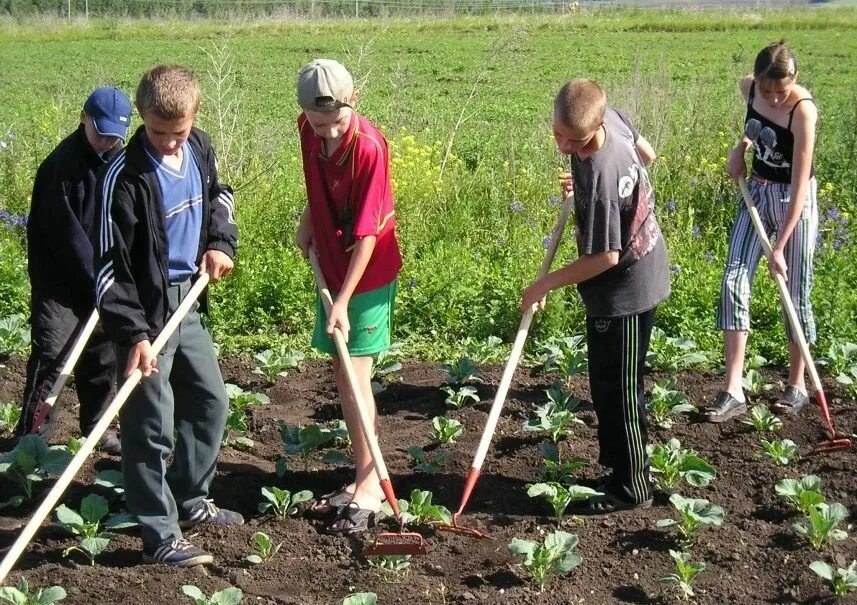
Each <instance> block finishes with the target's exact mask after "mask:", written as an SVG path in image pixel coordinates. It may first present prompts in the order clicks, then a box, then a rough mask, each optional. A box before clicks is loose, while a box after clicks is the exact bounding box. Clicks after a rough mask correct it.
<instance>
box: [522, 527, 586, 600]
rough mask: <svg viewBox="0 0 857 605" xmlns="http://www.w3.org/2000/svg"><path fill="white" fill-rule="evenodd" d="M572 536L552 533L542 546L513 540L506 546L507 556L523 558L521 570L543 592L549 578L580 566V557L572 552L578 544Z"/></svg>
mask: <svg viewBox="0 0 857 605" xmlns="http://www.w3.org/2000/svg"><path fill="white" fill-rule="evenodd" d="M578 541H579V540H578V538H577V536H576V535H574V534H570V533H568V532H564V531H559V530H558V531H554V532H551V533H550V534H548V535H547V537H545V541H544V543H543V544H539V543H538V542H533V541H531V540H520V539H518V538H515V539H513V540H512V541H511V542H510V543H509V546H508V550H509V554H511V555H515V556H520V557H523V558H524V560H523V562H522V563H521V565H522V566H523V568H524V569H525V570H526V571H527V573H529V574H530V577H531V578H532V579H533V581H534V582H535V583H536V584H538V585H539V590H541V591H544V589H545V584H546V583H547V582H548V580H549V579H550V577H551V576H553V575H556V576H562V575H565V574H567V573H568V572H569V571H571V570H572V569H574V568H575V567H577V566H578V565H580V562H581V558H580V555H578V554H577V553H575V552H574V549H575V547H576V546H577V544H578Z"/></svg>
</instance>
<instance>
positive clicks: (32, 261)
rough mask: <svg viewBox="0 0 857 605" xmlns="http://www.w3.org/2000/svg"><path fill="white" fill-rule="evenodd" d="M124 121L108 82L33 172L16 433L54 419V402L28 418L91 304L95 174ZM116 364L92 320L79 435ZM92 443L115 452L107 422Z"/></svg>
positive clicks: (124, 103) (125, 106) (123, 130)
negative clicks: (27, 339)
mask: <svg viewBox="0 0 857 605" xmlns="http://www.w3.org/2000/svg"><path fill="white" fill-rule="evenodd" d="M130 124H131V102H130V101H129V100H128V97H126V96H125V94H124V93H123V92H122V91H120V90H118V89H116V88H113V87H109V86H105V87H102V88H98V89H96V90H95V91H93V92H92V94H91V95H89V98H88V99H87V100H86V103H85V104H84V106H83V111H82V112H81V114H80V125H79V126H78V128H77V130H75V131H74V132H73V133H72V134H70V135H69V136H68V137H66V138H65V139H64V140H63V141H62V142H61V143H60V144H59V145H57V147H56V148H55V149H54V150H53V151H52V152H51V153H50V155H48V157H47V158H46V159H45V160H44V162H42V164H41V166H39V169H38V171H37V172H36V180H35V183H34V185H33V197H32V203H31V206H30V216H29V220H28V222H27V246H28V252H29V254H28V263H27V268H28V271H29V274H30V287H31V290H32V297H31V303H30V310H31V339H32V350H31V353H30V358H29V360H28V362H27V382H26V386H25V389H24V401H23V409H22V413H21V419H20V421H19V423H18V428H17V432H18V435H19V436H23V435H25V434H27V433H31V432H33V431H34V430H35V431H37V432H39V433H42V434H46V433H48V432H49V431H50V429H51V428H52V427H53V426H55V422H54V421H55V419H56V417H57V414H56V409H57V408H56V407H55V408H54V411H53V412H52V414H51V415H49V416H48V417H47V418H45V419H44V421H43V422H42V423H41V425H40V426H38V427H36V426H34V420H35V417H36V410H37V408H38V407H39V404H40V403H41V402H43V401H44V399H45V397H46V396H47V395H48V393H49V392H50V390H51V387H52V386H53V384H54V382H56V379H57V377H58V375H59V370H60V364H61V363H62V361H63V359H64V358H65V357H66V355H67V354H68V351H69V349H70V348H71V346H72V344H73V343H74V340H75V338H76V336H77V333H78V332H79V331H80V330H81V328H82V327H83V325H84V324H85V323H86V320H87V318H88V317H89V315H90V314H91V313H92V310H93V308H94V307H95V281H94V279H93V256H94V253H93V249H92V244H91V243H90V230H91V228H92V226H93V223H94V217H95V183H96V174H97V172H98V170H99V169H100V168H101V167H102V166H104V165H105V164H106V163H107V162H108V161H109V160H110V159H111V158H112V157H113V156H114V155H116V153H117V152H118V151H119V150H120V149H121V148H122V144H123V143H124V141H125V136H126V135H127V133H128V127H129V126H130ZM115 367H116V358H115V353H114V350H113V347H112V345H111V343H110V341H109V340H108V339H107V337H106V336H105V334H104V331H103V330H102V329H101V327H100V326H98V327H96V329H95V331H94V332H93V334H92V336H91V337H90V339H89V342H88V344H87V346H86V348H85V349H84V350H83V353H82V355H81V357H80V360H79V362H78V364H77V366H76V368H75V386H76V388H77V395H78V398H79V399H80V430H81V432H82V434H83V435H88V434H89V432H90V431H91V429H92V428H93V427H94V426H95V424H96V423H97V422H98V420H99V418H100V417H101V414H102V413H103V411H104V409H105V408H106V407H107V405H108V404H109V403H110V399H111V398H112V394H113V384H114V376H115ZM99 445H100V447H101V449H102V451H104V452H106V453H108V454H112V455H119V453H120V452H121V449H120V444H119V439H118V437H117V435H116V431H114V430H112V429H111V430H108V431H107V432H105V433H104V436H103V437H102V438H101V440H100V442H99Z"/></svg>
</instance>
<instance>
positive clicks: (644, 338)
mask: <svg viewBox="0 0 857 605" xmlns="http://www.w3.org/2000/svg"><path fill="white" fill-rule="evenodd" d="M654 320H655V310H654V309H652V310H650V311H646V312H645V313H640V314H638V315H628V316H625V317H609V318H604V317H587V318H586V341H587V349H588V353H589V386H590V389H591V391H592V405H593V407H594V408H595V414H596V415H597V416H598V447H599V456H598V462H599V463H600V464H601V465H602V466H604V467H606V468H608V469H612V471H613V473H612V475H611V477H610V481H609V483H608V485H607V489H608V491H609V492H610V493H611V494H612V495H614V496H618V497H619V498H622V499H623V500H626V501H629V502H634V503H637V504H639V503H641V502H645V501H646V500H648V499H650V498H651V497H652V483H651V479H650V470H649V456H648V454H647V453H646V444H647V440H648V434H647V430H646V403H645V398H644V391H643V389H644V384H643V370H644V366H645V361H646V352H647V351H648V349H649V337H650V336H651V334H652V325H653V324H654Z"/></svg>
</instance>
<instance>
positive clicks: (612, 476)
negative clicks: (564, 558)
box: [522, 80, 670, 514]
mask: <svg viewBox="0 0 857 605" xmlns="http://www.w3.org/2000/svg"><path fill="white" fill-rule="evenodd" d="M553 129H554V137H555V139H556V142H557V146H558V147H559V150H560V151H561V152H562V153H564V154H566V155H569V156H571V171H572V174H571V175H568V174H566V175H563V177H561V179H562V186H563V189H564V191H565V193H567V194H568V193H571V191H572V190H574V195H575V216H576V226H577V229H576V236H577V246H578V252H579V254H580V256H579V257H578V258H577V260H575V261H573V262H571V263H570V264H568V265H566V266H564V267H562V268H561V269H558V270H556V271H553V272H552V273H549V274H548V275H546V276H544V277H543V278H541V279H539V280H538V281H537V282H536V283H534V284H533V285H531V286H530V287H529V288H527V289H526V290H525V291H524V293H523V301H522V309H524V310H526V309H528V308H530V307H531V306H532V305H534V304H536V305H538V307H539V308H542V307H543V306H544V297H545V296H546V295H547V293H548V292H550V291H551V290H555V289H556V288H560V287H563V286H568V285H571V284H577V288H578V291H579V292H580V296H581V298H583V303H584V305H585V306H586V339H587V347H588V351H589V382H590V388H591V391H592V404H593V406H594V407H595V412H596V414H597V416H598V443H599V449H600V455H599V463H600V464H601V465H602V466H604V467H605V468H606V469H607V474H606V475H605V476H603V477H602V478H601V479H600V480H599V484H598V490H599V491H601V492H603V493H604V495H603V496H599V497H596V498H592V499H590V500H588V501H586V502H584V503H582V504H581V505H579V506H577V507H576V508H575V510H574V511H573V512H575V513H576V514H603V513H609V512H613V511H615V510H626V509H631V508H647V507H649V506H651V503H652V486H651V481H650V479H649V458H648V455H647V454H646V442H647V434H646V408H645V402H644V398H643V370H644V364H645V358H646V352H647V350H648V348H649V337H650V335H651V332H652V325H653V323H654V317H655V308H656V307H657V305H658V303H660V302H661V301H663V300H664V299H666V298H667V297H668V296H669V292H670V284H669V276H668V269H667V253H666V248H665V246H664V238H663V235H662V234H661V230H660V227H658V223H657V220H656V219H655V215H654V203H655V198H654V191H653V189H652V185H651V182H650V181H649V175H648V173H647V172H646V166H647V165H648V164H650V163H651V162H652V160H654V158H655V152H654V150H653V149H652V147H651V145H649V143H648V141H646V140H645V139H644V138H643V137H641V136H640V133H638V132H637V131H636V130H634V128H633V127H632V126H631V125H630V124H629V123H628V120H627V119H626V118H625V116H623V115H622V114H621V113H619V112H618V111H616V110H615V109H613V108H610V107H607V97H606V95H605V94H604V91H603V90H602V89H601V87H600V86H598V84H596V83H595V82H592V81H591V80H572V81H571V82H569V83H567V84H566V85H565V86H563V87H562V89H560V91H559V93H558V94H557V96H556V99H555V101H554V115H553Z"/></svg>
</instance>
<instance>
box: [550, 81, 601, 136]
mask: <svg viewBox="0 0 857 605" xmlns="http://www.w3.org/2000/svg"><path fill="white" fill-rule="evenodd" d="M606 108H607V95H606V94H605V93H604V89H602V88H601V87H600V86H599V85H598V84H597V83H595V82H593V81H592V80H586V79H583V78H577V79H575V80H572V81H571V82H568V83H566V85H565V86H563V87H562V88H560V89H559V92H558V93H557V95H556V99H554V113H555V115H556V117H557V118H559V119H560V120H562V123H563V124H564V125H566V126H568V127H569V128H571V129H573V130H577V131H580V132H592V131H593V130H595V129H597V128H598V126H599V125H600V124H601V121H602V120H603V119H604V111H605V109H606Z"/></svg>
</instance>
